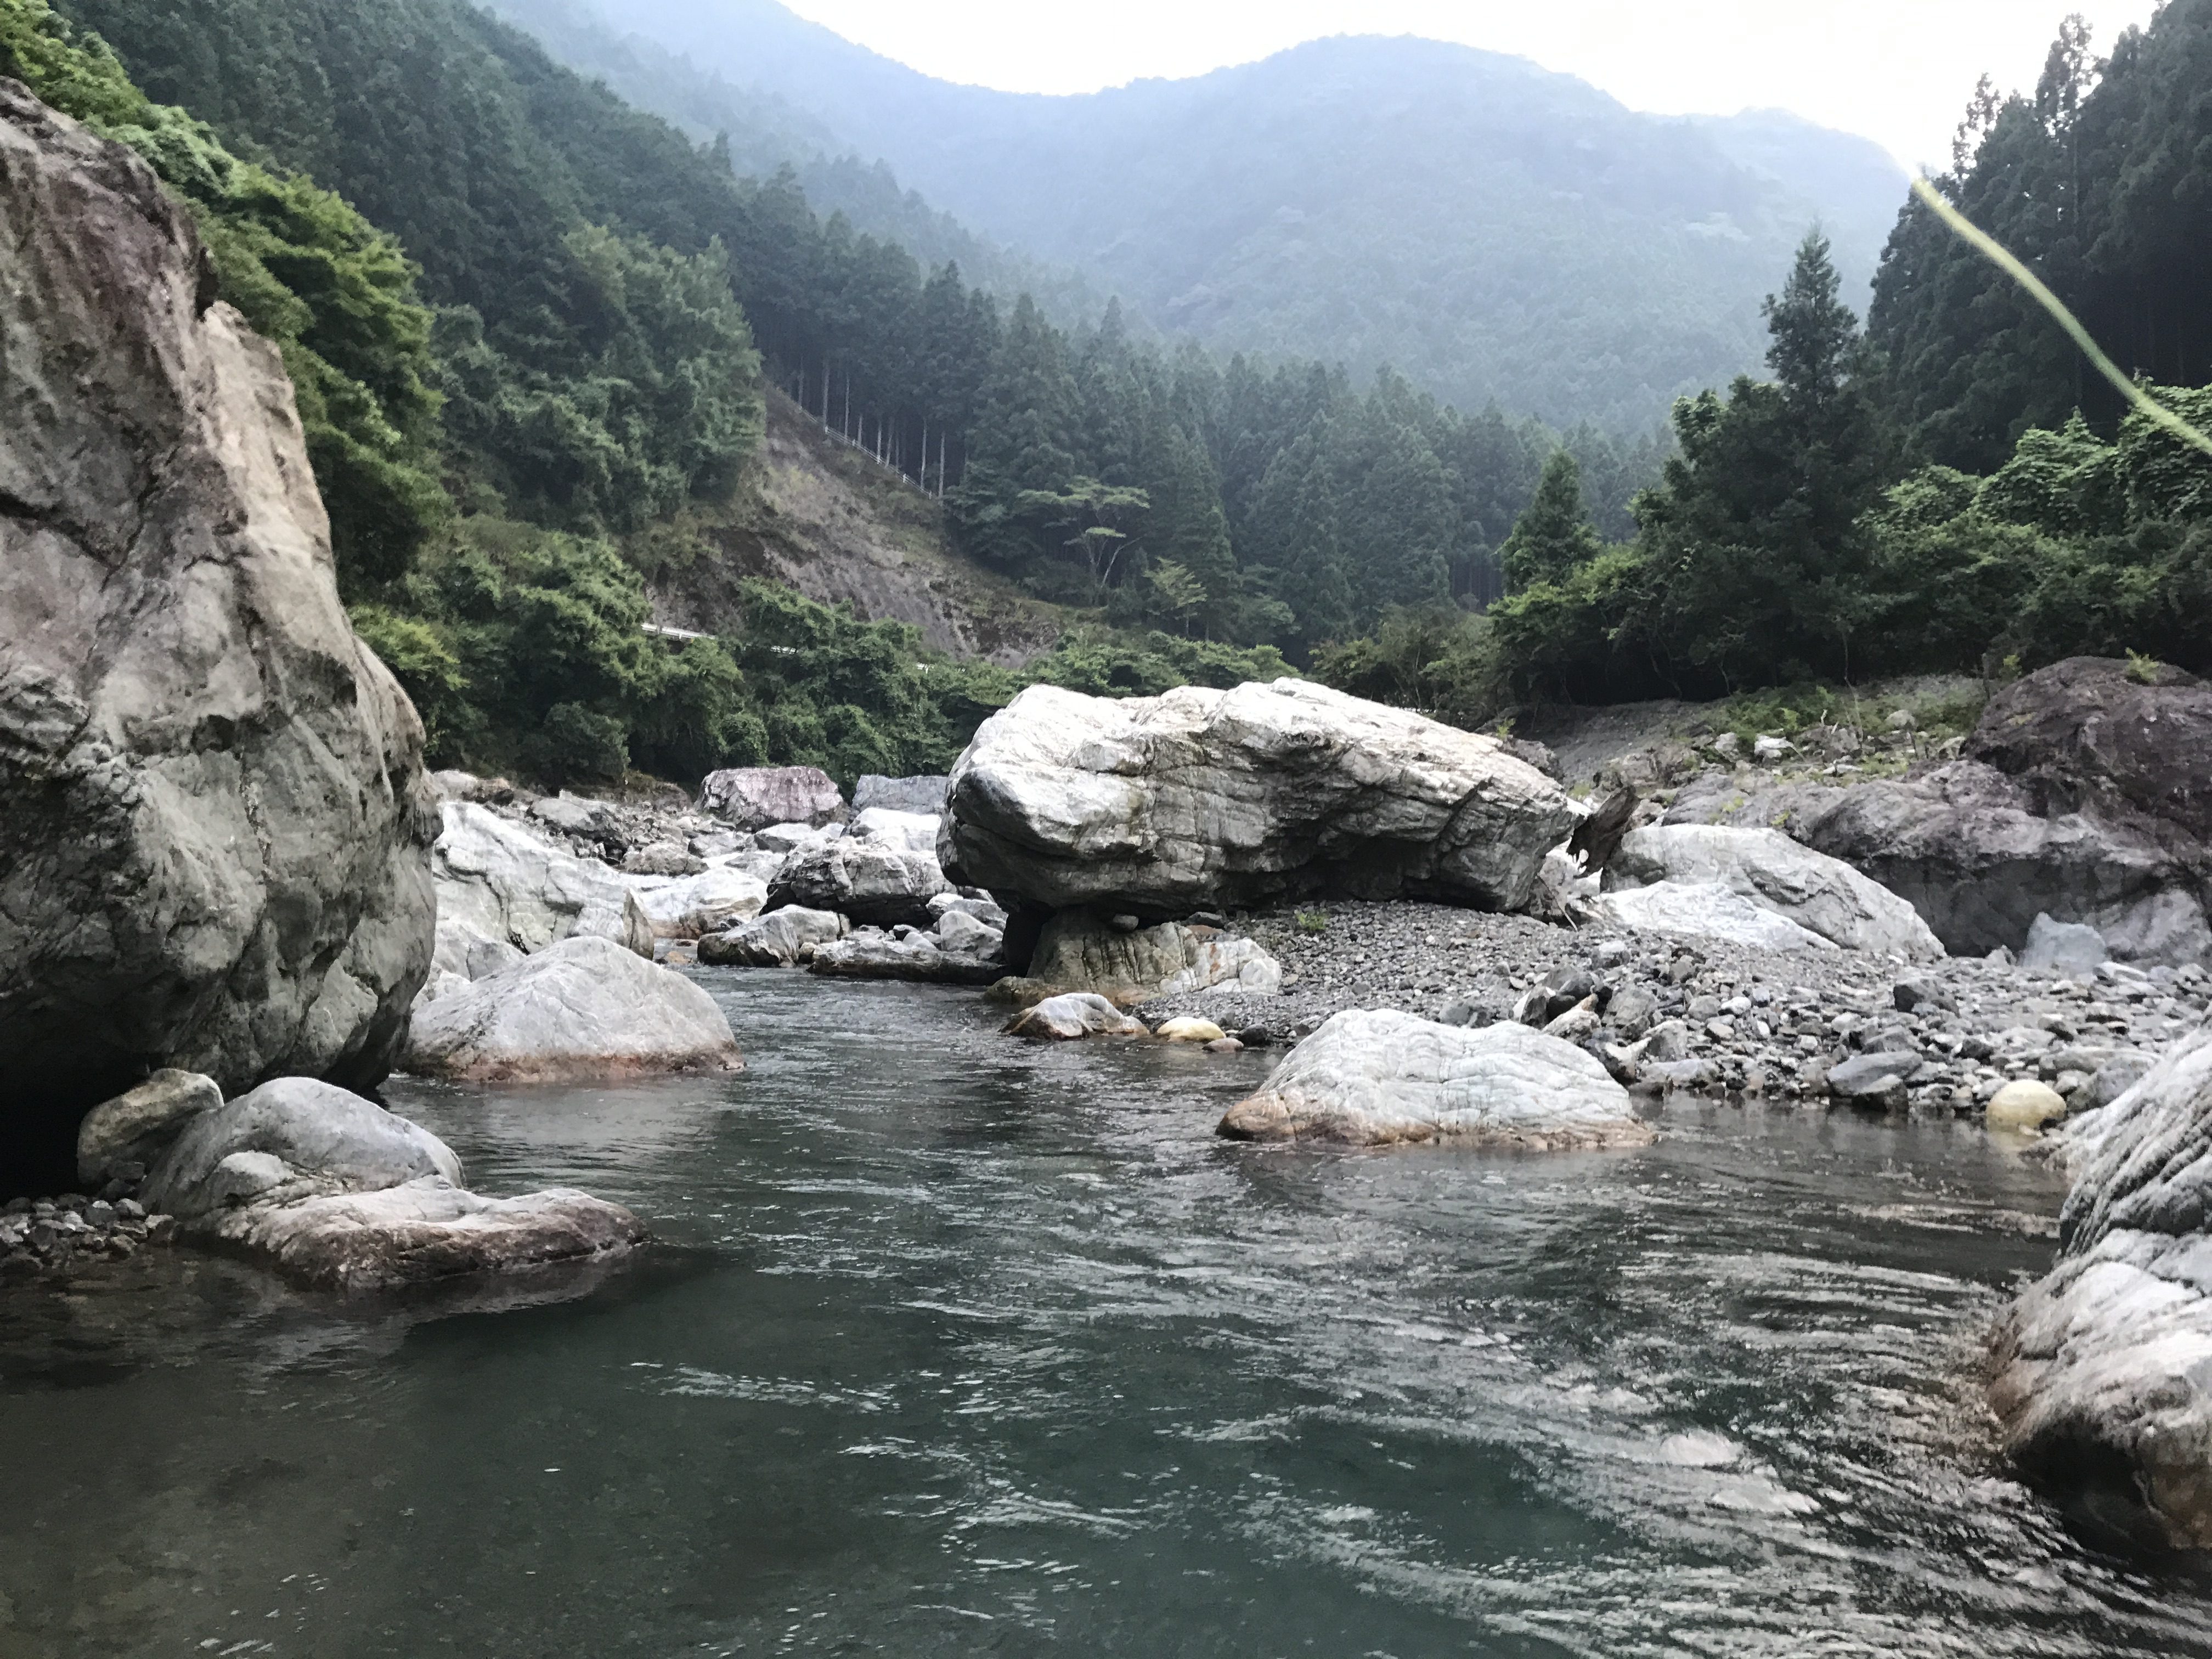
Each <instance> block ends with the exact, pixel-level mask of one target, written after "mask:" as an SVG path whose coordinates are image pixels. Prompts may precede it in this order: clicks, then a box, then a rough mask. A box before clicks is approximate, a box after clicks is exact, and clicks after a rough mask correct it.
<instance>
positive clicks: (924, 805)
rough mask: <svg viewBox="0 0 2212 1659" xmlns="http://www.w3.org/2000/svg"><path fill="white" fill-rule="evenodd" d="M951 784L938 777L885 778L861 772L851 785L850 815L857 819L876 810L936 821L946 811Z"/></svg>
mask: <svg viewBox="0 0 2212 1659" xmlns="http://www.w3.org/2000/svg"><path fill="white" fill-rule="evenodd" d="M951 781H952V780H951V779H950V778H939V777H918V778H887V777H885V776H884V775H882V774H881V773H879V772H863V773H862V774H860V778H859V779H858V780H857V781H855V782H854V785H853V811H854V813H855V814H856V815H857V814H859V813H862V812H866V811H868V810H869V809H870V808H872V807H876V808H882V809H884V810H886V811H893V812H918V813H927V815H928V816H929V817H939V816H941V815H942V814H943V812H944V811H945V789H946V787H947V786H949V785H950V784H951Z"/></svg>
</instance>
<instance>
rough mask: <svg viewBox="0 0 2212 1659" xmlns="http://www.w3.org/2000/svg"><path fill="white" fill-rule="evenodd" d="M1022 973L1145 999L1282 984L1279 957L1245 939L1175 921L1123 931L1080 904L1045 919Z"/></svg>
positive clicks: (1262, 990) (1270, 989)
mask: <svg viewBox="0 0 2212 1659" xmlns="http://www.w3.org/2000/svg"><path fill="white" fill-rule="evenodd" d="M1029 977H1030V978H1031V979H1034V980H1040V981H1043V982H1044V983H1045V984H1047V985H1056V986H1058V987H1060V988H1061V989H1062V990H1065V991H1095V992H1097V993H1099V994H1102V995H1107V996H1111V995H1114V994H1118V993H1122V992H1132V993H1135V994H1139V995H1141V996H1143V997H1145V998H1146V999H1150V998H1152V997H1156V996H1176V995H1180V994H1182V993H1183V992H1186V991H1212V990H1221V991H1243V992H1244V993H1246V994H1249V995H1254V996H1272V995H1273V994H1275V993H1276V992H1278V991H1279V990H1281V989H1282V986H1283V969H1282V965H1281V964H1280V963H1278V962H1277V961H1276V960H1275V959H1274V957H1271V956H1269V955H1268V954H1267V951H1264V950H1262V949H1261V947H1260V946H1259V945H1256V944H1255V943H1254V942H1253V941H1252V940H1250V939H1237V938H1233V937H1231V935H1229V934H1226V933H1218V932H1217V931H1216V930H1214V929H1212V928H1210V927H1187V926H1185V925H1184V924H1183V923H1182V922H1179V921H1168V922H1162V923H1161V924H1160V925H1159V926H1158V927H1138V928H1135V929H1133V930H1128V931H1124V930H1123V929H1121V928H1118V927H1115V926H1114V923H1113V921H1112V920H1111V919H1109V918H1103V917H1101V916H1099V915H1097V913H1096V912H1094V911H1091V910H1087V909H1083V908H1073V909H1067V910H1062V911H1060V912H1059V913H1058V914H1056V915H1054V916H1053V917H1052V918H1051V919H1050V920H1049V921H1047V922H1046V923H1045V925H1044V930H1043V932H1042V933H1040V934H1039V935H1038V936H1037V944H1036V952H1035V953H1034V954H1033V955H1032V956H1031V957H1030V970H1029Z"/></svg>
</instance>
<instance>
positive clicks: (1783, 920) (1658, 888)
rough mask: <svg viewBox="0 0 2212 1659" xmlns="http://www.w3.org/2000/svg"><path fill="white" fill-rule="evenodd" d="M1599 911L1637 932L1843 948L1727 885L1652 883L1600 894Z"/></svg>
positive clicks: (1765, 946) (1791, 947) (1774, 947)
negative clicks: (1754, 901)
mask: <svg viewBox="0 0 2212 1659" xmlns="http://www.w3.org/2000/svg"><path fill="white" fill-rule="evenodd" d="M1597 903H1598V910H1599V913H1600V914H1601V915H1603V916H1604V917H1605V919H1606V920H1607V921H1612V922H1614V923H1617V924H1618V925H1619V926H1620V927H1632V928H1635V929H1636V930H1637V931H1638V932H1639V933H1663V934H1667V935H1669V936H1671V937H1673V938H1676V939H1717V940H1719V941H1720V942H1721V943H1723V944H1724V945H1747V946H1749V947H1751V948H1753V949H1754V950H1759V951H1835V950H1840V949H1841V948H1842V947H1841V946H1839V945H1837V944H1836V943H1835V942H1834V941H1833V940H1832V939H1823V938H1822V937H1821V936H1820V934H1818V933H1814V932H1812V931H1811V930H1810V929H1808V928H1804V927H1799V926H1798V925H1797V924H1796V922H1794V921H1790V918H1789V917H1787V916H1785V915H1778V913H1776V912H1775V911H1772V910H1769V909H1767V908H1764V907H1763V906H1761V905H1759V904H1755V903H1753V902H1752V901H1751V900H1749V899H1747V898H1746V897H1744V896H1742V895H1741V893H1738V892H1736V891H1735V890H1734V889H1732V888H1728V887H1723V886H1719V885H1717V884H1699V885H1692V884H1688V883H1685V882H1679V881H1660V882H1654V883H1652V884H1650V885H1649V886H1644V887H1629V888H1623V889H1621V890H1619V891H1617V892H1611V893H1607V894H1605V895H1603V896H1601V898H1600V899H1599V900H1598V902H1597Z"/></svg>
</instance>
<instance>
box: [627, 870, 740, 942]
mask: <svg viewBox="0 0 2212 1659" xmlns="http://www.w3.org/2000/svg"><path fill="white" fill-rule="evenodd" d="M624 879H625V880H626V881H627V882H628V884H629V890H630V895H631V896H632V897H633V898H635V900H636V902H637V908H639V909H640V910H641V911H642V912H644V914H645V922H646V926H647V927H649V928H651V929H652V930H653V938H655V939H703V938H704V937H705V936H706V935H708V933H723V932H725V931H726V930H727V929H729V928H731V927H735V926H737V925H738V923H739V922H742V921H750V920H752V918H753V917H755V916H757V915H759V914H760V913H761V908H762V907H763V905H764V904H766V903H767V902H768V883H766V882H765V881H763V880H762V879H761V878H759V877H758V876H756V875H753V874H751V873H750V872H747V871H746V870H744V869H743V868H741V867H740V866H738V865H736V864H718V865H715V866H713V867H712V868H711V869H708V870H705V871H702V872H700V873H699V874H697V875H696V876H680V877H678V878H675V879H673V880H669V879H666V878H659V877H650V876H630V877H626V878H624Z"/></svg>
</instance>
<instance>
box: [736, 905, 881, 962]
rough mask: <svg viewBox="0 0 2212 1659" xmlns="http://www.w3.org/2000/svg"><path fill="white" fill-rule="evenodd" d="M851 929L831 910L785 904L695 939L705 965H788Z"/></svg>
mask: <svg viewBox="0 0 2212 1659" xmlns="http://www.w3.org/2000/svg"><path fill="white" fill-rule="evenodd" d="M851 931H852V924H851V923H849V922H848V921H846V920H845V918H844V917H842V916H841V915H838V914H837V913H836V911H834V910H809V909H807V908H805V906H803V905H797V904H787V905H785V906H784V907H783V908H781V909H780V910H771V911H769V913H768V914H767V915H761V916H756V917H754V918H753V919H752V920H751V921H748V922H744V923H743V924H742V925H740V926H738V927H732V928H728V929H726V930H725V931H724V932H722V933H709V934H708V935H706V936H705V937H704V938H702V939H701V940H700V941H699V960H700V961H701V962H702V963H706V964H707V965H708V967H726V968H790V967H793V966H795V965H797V963H799V961H800V960H801V958H802V957H803V956H804V955H806V954H810V953H811V952H812V951H815V950H817V949H819V948H820V947H821V946H823V945H829V944H832V943H834V942H835V941H836V940H838V939H842V938H844V937H845V935H846V934H847V933H849V932H851Z"/></svg>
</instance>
